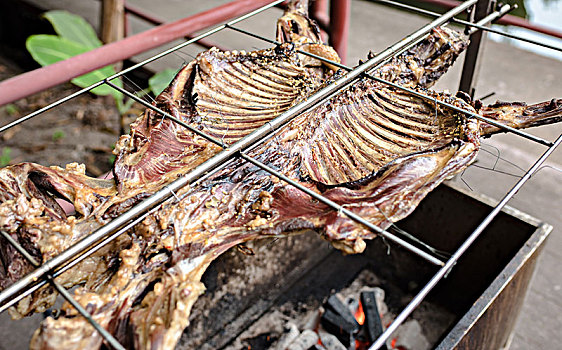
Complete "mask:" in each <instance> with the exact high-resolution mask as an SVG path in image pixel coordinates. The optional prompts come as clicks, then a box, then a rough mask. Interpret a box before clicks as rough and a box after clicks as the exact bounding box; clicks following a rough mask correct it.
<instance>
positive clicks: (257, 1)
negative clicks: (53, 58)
mask: <svg viewBox="0 0 562 350" xmlns="http://www.w3.org/2000/svg"><path fill="white" fill-rule="evenodd" d="M270 2H271V0H235V1H232V2H230V3H227V4H225V5H221V6H218V7H216V8H214V9H211V10H208V11H204V12H201V13H199V14H196V15H193V16H190V17H186V18H183V19H180V20H178V21H175V22H172V23H168V24H163V25H161V26H158V27H155V28H152V29H149V30H147V31H144V32H142V33H139V34H135V35H131V36H130V37H127V38H125V39H123V40H119V41H116V42H113V43H110V44H107V45H104V46H102V47H99V48H96V49H94V50H92V51H89V52H86V53H83V54H81V55H78V56H74V57H71V58H69V59H67V60H64V61H60V62H57V63H54V64H51V65H49V66H46V67H42V68H39V69H35V70H33V71H30V72H27V73H23V74H20V75H18V76H15V77H13V78H10V79H7V80H4V81H2V82H0V106H2V105H4V104H7V103H10V102H13V101H15V100H18V99H20V98H23V97H26V96H29V95H31V94H34V93H37V92H39V91H43V90H45V89H48V88H50V87H53V86H56V85H58V84H61V83H64V82H67V81H69V80H70V79H72V78H75V77H77V76H80V75H83V74H86V73H88V72H91V71H93V70H96V69H99V68H102V67H105V66H107V65H109V64H113V63H115V62H119V61H122V60H124V59H127V58H130V57H131V56H134V55H137V54H139V53H141V52H144V51H147V50H150V49H153V48H155V47H158V46H160V45H162V44H165V43H168V42H171V41H174V40H176V39H179V38H182V37H184V36H186V35H187V34H191V33H194V32H197V31H199V30H202V29H205V28H208V27H210V26H212V25H215V24H218V23H221V22H224V21H226V20H229V19H231V18H233V17H236V16H241V15H243V14H246V13H248V12H251V11H253V10H255V9H258V8H260V7H262V6H264V5H266V4H268V3H270Z"/></svg>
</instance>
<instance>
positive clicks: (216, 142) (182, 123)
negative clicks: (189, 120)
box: [106, 81, 226, 148]
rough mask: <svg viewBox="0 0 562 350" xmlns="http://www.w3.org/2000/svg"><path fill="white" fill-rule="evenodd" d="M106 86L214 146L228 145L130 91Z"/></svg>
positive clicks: (109, 83) (108, 83)
mask: <svg viewBox="0 0 562 350" xmlns="http://www.w3.org/2000/svg"><path fill="white" fill-rule="evenodd" d="M106 84H107V85H109V86H111V87H112V88H114V89H115V90H117V91H119V92H121V93H123V94H125V95H127V96H129V97H130V98H132V99H133V100H135V101H137V102H139V103H141V104H142V105H144V106H145V107H147V108H150V109H152V110H153V111H155V112H156V113H158V114H160V115H162V117H165V118H168V119H170V120H172V121H174V122H175V123H178V124H179V125H181V126H183V127H184V128H187V129H189V131H191V132H193V133H195V134H197V135H199V136H201V137H203V138H204V139H206V140H207V141H210V142H212V143H214V144H216V145H219V146H221V147H222V148H225V147H226V145H225V144H224V143H223V142H222V141H220V140H218V139H215V138H214V137H211V136H209V135H207V134H205V133H204V132H202V131H200V130H197V129H196V128H194V127H193V126H191V125H189V124H186V123H184V122H183V121H181V120H179V119H178V118H176V117H174V116H173V115H171V114H170V113H167V112H165V111H163V110H161V109H160V108H158V107H156V106H153V105H152V104H150V103H149V102H147V101H145V100H143V99H142V98H140V97H138V96H137V95H135V94H133V93H132V92H129V91H127V90H125V89H123V88H122V87H120V86H117V85H115V84H113V83H111V82H109V81H108V82H106Z"/></svg>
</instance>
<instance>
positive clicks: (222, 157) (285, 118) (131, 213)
mask: <svg viewBox="0 0 562 350" xmlns="http://www.w3.org/2000/svg"><path fill="white" fill-rule="evenodd" d="M476 1H477V0H468V1H466V2H464V3H463V4H461V5H460V6H458V7H456V8H454V9H452V10H450V11H448V12H447V13H446V14H444V15H443V16H442V17H440V18H438V19H436V20H434V21H432V22H430V23H429V24H427V25H425V26H423V27H422V28H420V29H419V30H417V31H415V32H414V33H412V34H410V35H409V36H407V37H406V38H404V39H403V40H400V41H399V42H397V43H396V44H394V45H392V46H390V47H389V48H387V49H386V50H384V51H383V52H381V53H380V54H378V55H376V56H375V57H373V58H371V59H370V60H368V61H367V62H365V63H363V64H362V65H360V66H359V67H357V68H356V69H355V70H353V71H351V72H349V73H348V74H347V75H345V76H344V77H342V78H340V79H338V80H337V81H336V82H335V83H334V84H330V85H328V86H326V87H324V88H323V89H321V90H319V91H317V92H316V93H314V94H313V95H311V96H309V98H308V99H307V100H306V101H304V102H302V103H300V104H298V105H295V106H293V107H291V108H290V109H289V110H287V111H286V112H284V113H283V114H281V115H280V116H278V117H277V118H275V119H273V120H271V121H270V123H269V124H268V125H263V126H262V127H260V128H258V129H256V130H254V131H253V132H252V133H251V134H249V135H247V136H246V137H244V138H242V139H240V140H239V141H238V142H236V143H235V144H233V145H231V146H229V147H228V148H225V149H224V150H223V151H221V152H219V153H218V154H217V155H215V156H213V157H212V158H210V159H209V160H207V161H205V162H204V163H202V164H201V165H199V166H198V167H197V168H195V169H193V170H192V171H190V172H189V173H188V174H186V175H184V176H182V177H180V178H178V179H177V180H175V181H174V182H172V183H170V184H169V185H168V188H169V189H171V190H172V191H178V190H180V189H181V188H182V187H184V186H185V185H188V184H190V183H192V182H194V181H196V180H197V179H198V178H200V177H202V176H203V175H205V174H206V173H208V172H210V171H212V170H213V169H215V168H217V167H218V166H220V165H222V164H223V163H225V162H226V161H228V160H229V159H231V158H233V157H234V156H236V155H238V154H239V152H241V151H243V150H244V149H246V148H248V147H250V146H253V145H255V144H258V143H259V142H263V139H264V138H265V137H266V136H268V135H269V134H270V133H271V129H278V128H280V127H281V126H283V125H285V124H286V123H287V122H289V121H290V120H291V119H293V118H294V117H295V116H297V115H298V114H300V113H302V112H305V111H306V110H308V109H310V108H313V107H314V106H316V105H317V104H318V103H320V102H322V101H324V100H325V99H327V98H329V97H331V96H333V95H334V94H336V93H337V92H339V91H340V90H342V89H343V88H345V87H346V86H348V85H350V84H351V83H352V82H354V81H355V80H356V79H358V78H359V77H360V76H362V74H363V73H364V72H366V71H368V70H370V69H372V68H373V67H375V66H376V65H378V64H380V63H381V62H382V61H383V60H385V59H387V58H390V57H392V56H393V55H396V54H397V53H398V52H399V51H400V50H401V49H403V48H404V47H406V46H408V45H409V44H410V43H411V42H413V41H416V40H420V38H422V37H423V36H424V35H425V34H427V33H428V32H429V31H431V30H432V29H433V28H434V27H436V26H439V25H441V24H443V23H445V22H447V20H449V19H450V18H451V17H453V16H455V15H457V14H458V13H461V12H463V11H465V10H466V9H467V8H469V7H470V6H472V5H474V4H475V3H476ZM131 95H132V96H130V97H131V98H138V97H137V96H136V95H134V94H131ZM151 108H152V107H151ZM170 196H171V194H170V191H169V190H168V189H161V190H159V191H157V192H156V193H154V194H153V195H151V196H150V197H148V198H146V199H145V200H143V201H142V202H140V203H139V204H137V205H135V206H134V207H133V208H131V209H129V210H128V211H127V212H125V213H123V214H121V215H119V216H118V217H117V218H115V219H113V220H112V221H111V222H109V223H107V224H106V225H104V226H102V227H101V228H99V229H97V230H96V231H94V232H92V233H91V234H90V235H88V236H86V237H85V238H83V239H82V240H80V241H78V242H77V243H75V244H74V245H72V246H71V247H69V248H68V249H66V250H65V251H64V252H62V253H61V254H59V255H57V256H56V257H54V258H52V259H50V260H48V261H46V262H45V263H43V265H41V266H40V267H38V268H37V269H35V270H34V271H32V272H30V273H29V274H27V275H26V276H24V277H23V278H21V279H20V280H18V281H17V282H15V283H14V284H12V285H11V286H9V287H8V288H6V289H5V290H4V291H2V292H1V293H0V305H1V304H3V303H5V302H6V301H8V300H10V299H11V298H13V297H15V296H16V295H17V294H19V293H21V292H22V291H23V290H24V289H26V288H28V287H29V286H31V285H33V284H35V283H36V282H37V280H39V279H40V278H43V277H44V276H45V275H47V274H48V273H49V272H50V271H51V270H54V269H57V268H60V267H61V266H62V265H64V264H65V263H66V262H67V261H69V260H71V259H73V258H74V257H75V256H76V255H78V254H81V253H82V252H83V251H85V250H87V249H88V248H89V247H90V246H92V245H94V244H96V243H97V242H99V241H100V240H102V239H104V238H105V237H107V236H109V235H111V234H112V233H113V232H115V231H117V230H119V229H120V228H122V227H123V226H124V225H126V224H127V223H128V222H129V221H131V220H133V219H135V218H136V217H138V216H139V215H142V214H143V213H144V212H146V211H148V210H150V209H151V208H153V207H154V206H156V205H158V204H160V203H161V202H163V201H165V200H166V199H168V198H169V197H170ZM388 235H392V234H391V233H388ZM405 248H407V249H410V250H411V251H413V252H416V251H417V250H418V249H416V248H415V247H414V246H412V245H407V246H405ZM412 248H414V249H412Z"/></svg>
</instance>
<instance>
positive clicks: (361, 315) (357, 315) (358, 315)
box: [355, 302, 365, 325]
mask: <svg viewBox="0 0 562 350" xmlns="http://www.w3.org/2000/svg"><path fill="white" fill-rule="evenodd" d="M355 319H356V320H357V323H359V324H360V325H363V323H365V313H364V312H363V305H362V304H361V302H359V306H358V307H357V311H355Z"/></svg>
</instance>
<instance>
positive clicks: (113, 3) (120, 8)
mask: <svg viewBox="0 0 562 350" xmlns="http://www.w3.org/2000/svg"><path fill="white" fill-rule="evenodd" d="M124 22H125V0H103V1H102V6H101V41H102V42H103V43H104V44H109V43H112V42H114V41H117V40H121V39H123V35H124V30H125V23H124ZM121 66H122V63H121V62H119V63H116V65H115V69H116V70H118V71H119V70H121Z"/></svg>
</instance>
